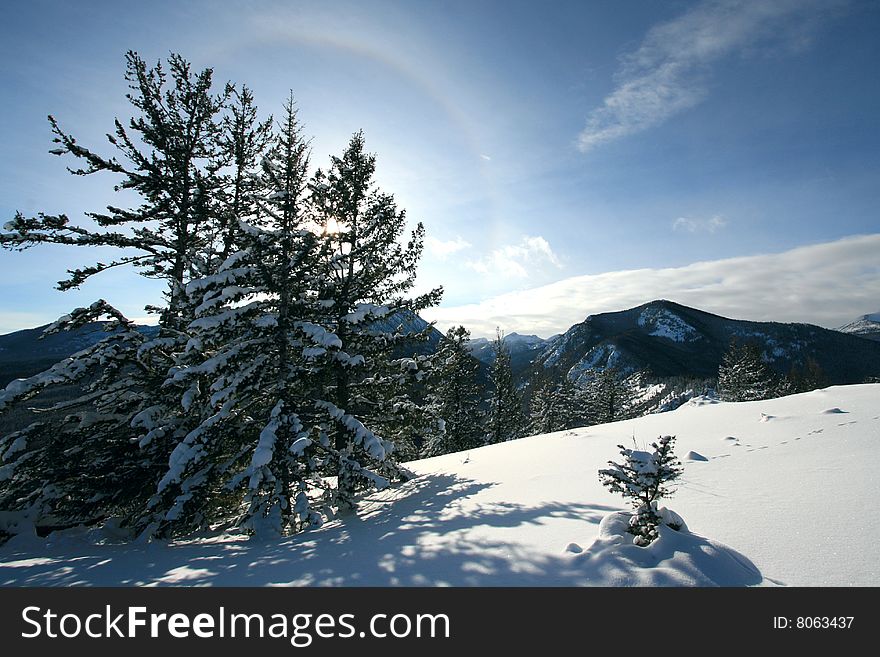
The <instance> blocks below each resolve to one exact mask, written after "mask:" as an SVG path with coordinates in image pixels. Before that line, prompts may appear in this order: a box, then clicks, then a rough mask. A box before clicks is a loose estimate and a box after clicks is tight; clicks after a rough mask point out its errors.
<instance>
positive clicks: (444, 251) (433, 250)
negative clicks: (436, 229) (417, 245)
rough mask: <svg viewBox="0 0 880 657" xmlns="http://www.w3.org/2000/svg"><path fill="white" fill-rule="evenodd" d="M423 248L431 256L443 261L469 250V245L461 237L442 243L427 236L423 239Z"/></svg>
mask: <svg viewBox="0 0 880 657" xmlns="http://www.w3.org/2000/svg"><path fill="white" fill-rule="evenodd" d="M425 248H426V249H427V250H428V253H430V254H431V255H434V256H436V257H438V258H440V259H441V260H445V259H446V258H448V257H449V256H450V255H452V254H453V253H457V252H458V251H462V250H464V249H469V248H471V243H470V242H468V241H467V240H465V239H463V238H462V237H461V236H458V237H456V238H455V239H453V240H447V241H445V242H444V241H443V240H438V239H437V238H436V237H432V236H430V235H428V236H427V237H426V238H425Z"/></svg>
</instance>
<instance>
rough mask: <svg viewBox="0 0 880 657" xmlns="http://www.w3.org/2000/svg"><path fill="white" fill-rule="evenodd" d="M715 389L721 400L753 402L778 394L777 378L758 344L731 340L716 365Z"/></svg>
mask: <svg viewBox="0 0 880 657" xmlns="http://www.w3.org/2000/svg"><path fill="white" fill-rule="evenodd" d="M718 389H719V392H720V394H721V398H722V399H723V400H724V401H733V402H740V401H755V400H759V399H770V398H771V397H775V396H777V392H778V389H779V381H778V377H777V376H776V374H775V373H774V372H773V370H771V369H770V368H769V367H768V366H767V364H766V363H765V362H764V359H763V358H762V356H761V349H760V348H759V347H758V345H756V344H754V343H742V344H741V343H739V342H738V341H736V340H735V339H734V340H731V343H730V348H729V349H728V350H727V352H726V353H725V354H724V356H723V358H722V360H721V366H720V367H719V368H718Z"/></svg>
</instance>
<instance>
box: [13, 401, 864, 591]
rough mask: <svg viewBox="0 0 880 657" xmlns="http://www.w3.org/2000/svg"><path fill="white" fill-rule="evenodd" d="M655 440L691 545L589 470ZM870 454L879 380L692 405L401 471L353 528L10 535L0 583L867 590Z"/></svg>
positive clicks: (349, 521) (345, 523) (337, 523)
mask: <svg viewBox="0 0 880 657" xmlns="http://www.w3.org/2000/svg"><path fill="white" fill-rule="evenodd" d="M661 434H674V435H676V436H677V445H676V452H677V454H678V455H679V456H680V458H681V459H682V461H683V462H684V465H685V471H684V475H683V478H682V481H681V484H680V486H679V490H678V492H677V493H676V494H675V496H674V497H672V498H671V499H670V500H669V501H667V502H666V504H667V506H669V508H671V509H673V510H674V511H675V512H677V513H678V514H680V515H681V517H682V518H683V519H684V520H685V521H686V523H687V526H688V527H689V530H690V532H686V531H682V532H675V531H672V530H670V529H666V528H664V531H663V532H662V535H661V538H660V539H659V540H657V541H656V542H655V543H654V544H652V545H651V546H650V547H649V548H638V547H635V546H633V545H632V544H631V540H629V539H631V537H630V536H629V535H628V534H625V533H622V530H621V526H620V524H621V520H620V516H617V515H614V512H616V511H620V510H622V509H624V506H623V501H622V499H621V498H620V497H618V496H615V495H612V494H611V493H609V492H608V491H607V490H606V489H604V488H602V487H601V486H600V484H599V482H598V478H597V471H598V469H599V468H601V467H604V466H605V465H606V462H607V461H608V460H609V459H613V458H615V457H617V450H616V445H617V444H618V443H624V444H631V442H632V439H633V437H635V440H636V441H637V442H638V443H639V444H646V443H649V442H651V441H652V440H656V439H657V437H658V436H659V435H661ZM878 447H880V385H876V384H875V385H857V386H846V387H834V388H829V389H825V390H818V391H814V392H811V393H806V394H801V395H795V396H791V397H786V398H781V399H774V400H769V401H761V402H747V403H739V404H732V403H720V402H715V401H712V402H709V401H706V400H701V399H697V400H692V401H691V402H688V403H687V404H685V405H684V406H682V407H681V408H679V409H678V410H676V411H674V412H671V413H665V414H660V415H652V416H648V417H643V418H639V419H636V420H630V421H625V422H620V423H615V424H607V425H600V426H594V427H588V428H585V429H579V430H572V431H565V432H560V433H556V434H549V435H546V436H535V437H531V438H525V439H522V440H518V441H514V442H511V443H505V444H499V445H494V446H490V447H484V448H481V449H477V450H473V451H471V452H469V453H459V454H449V455H446V456H441V457H436V458H433V459H427V460H423V461H417V462H414V463H412V464H410V465H411V468H412V470H413V471H414V472H415V473H416V474H417V475H418V476H417V477H416V478H415V479H414V480H412V481H410V482H408V483H406V484H403V485H401V486H399V487H397V488H395V489H393V490H388V491H384V492H381V493H376V494H373V495H371V496H369V498H368V499H366V500H364V501H363V502H362V509H361V512H360V514H359V515H357V516H348V517H344V518H341V519H337V520H334V521H332V522H330V523H328V524H327V525H325V526H324V527H323V528H321V529H319V530H315V531H311V532H308V533H305V534H302V535H300V536H297V537H293V538H289V539H282V540H276V541H272V542H259V541H256V540H251V541H245V540H241V539H225V540H220V539H211V540H204V541H201V542H199V541H192V542H187V543H178V544H172V545H166V544H159V543H154V544H149V545H122V544H113V540H112V532H104V533H103V534H101V533H99V532H93V533H91V534H90V533H89V532H86V531H80V532H77V531H76V530H69V531H68V532H66V533H64V534H61V535H58V534H56V535H53V536H51V537H50V538H49V539H46V540H43V539H37V538H34V537H30V538H28V537H26V536H18V537H16V538H14V539H12V540H11V541H10V542H9V543H8V544H7V545H5V546H3V547H0V584H3V585H73V584H90V585H120V584H121V585H134V584H148V585H159V584H185V585H266V584H293V585H359V586H363V585H379V586H384V585H427V586H435V585H465V586H467V585H485V586H490V585H501V586H508V585H526V586H532V585H535V586H543V585H550V586H572V585H711V584H721V585H753V584H764V585H773V584H787V585H807V586H838V585H872V586H877V585H880V564H878V562H877V559H876V557H875V552H876V546H877V545H878V544H880V511H878V510H877V506H876V504H875V501H874V498H875V496H876V492H877V491H878V490H880V470H878V468H877V467H876V465H875V463H874V460H875V459H876V457H877V453H878ZM392 501H393V503H392ZM603 519H604V520H603ZM703 537H705V538H703ZM102 541H103V543H102Z"/></svg>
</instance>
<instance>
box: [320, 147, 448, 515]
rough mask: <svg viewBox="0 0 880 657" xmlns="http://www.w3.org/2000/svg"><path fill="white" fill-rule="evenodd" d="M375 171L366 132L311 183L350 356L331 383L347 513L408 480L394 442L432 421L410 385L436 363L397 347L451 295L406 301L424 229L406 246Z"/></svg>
mask: <svg viewBox="0 0 880 657" xmlns="http://www.w3.org/2000/svg"><path fill="white" fill-rule="evenodd" d="M375 169H376V158H375V156H374V155H370V154H368V153H367V152H366V151H365V149H364V137H363V134H362V133H360V132H359V133H357V134H355V135H354V136H353V137H352V139H351V141H350V142H349V144H348V147H347V148H346V150H345V152H344V153H343V155H342V156H341V157H333V158H331V164H330V167H329V169H327V170H326V171H324V170H320V169H319V170H318V171H317V172H316V173H315V176H314V179H313V181H312V183H311V185H310V189H311V192H312V203H313V207H314V209H315V212H316V215H315V219H316V222H317V226H318V228H319V230H320V231H321V234H322V235H323V238H324V240H326V243H327V244H328V246H329V248H328V256H327V258H326V259H325V262H324V263H323V266H324V269H325V271H326V272H328V275H327V278H328V281H329V282H328V286H327V289H326V291H325V294H324V295H322V298H324V299H326V300H327V307H326V314H325V315H324V321H325V322H326V323H327V326H328V328H331V329H332V332H333V334H334V335H335V336H337V337H338V339H339V340H340V342H341V344H342V347H341V349H342V350H344V351H340V354H339V355H338V356H337V358H336V359H335V361H334V363H333V365H332V367H331V368H329V370H328V371H326V372H325V373H324V377H325V378H324V380H323V385H324V390H325V391H326V396H325V399H324V401H323V406H324V408H325V410H326V413H327V416H328V418H329V419H331V420H332V422H333V424H332V428H331V430H330V435H331V443H332V445H333V448H334V449H335V450H336V453H337V454H338V459H337V464H336V472H337V475H338V488H337V491H336V494H337V503H338V505H339V506H340V507H351V506H353V505H354V499H353V495H354V493H355V491H356V490H357V489H358V488H359V487H362V486H364V485H375V484H376V483H379V484H380V485H381V484H383V483H384V482H385V479H384V478H383V474H384V475H385V476H390V477H400V476H402V472H401V471H400V469H399V468H398V467H397V465H396V463H395V459H394V457H393V456H392V452H393V450H394V445H393V440H394V439H399V440H401V441H402V440H412V437H411V436H409V435H407V434H409V432H410V431H411V429H410V428H409V427H412V426H423V425H425V424H426V423H427V422H425V421H423V420H421V419H420V418H419V417H417V416H421V415H422V410H423V408H422V406H421V405H419V404H416V403H414V400H413V398H412V396H411V394H410V385H411V384H413V383H418V382H420V381H421V380H423V379H424V378H425V376H426V371H427V370H428V369H429V368H430V364H431V361H430V359H429V358H426V357H424V356H418V355H416V354H412V355H410V356H403V357H397V355H396V354H395V352H394V350H395V348H396V347H400V346H404V345H406V344H407V343H410V342H411V341H412V340H413V339H414V336H412V335H407V334H406V332H405V326H404V324H405V322H404V321H403V320H402V318H404V317H405V316H406V314H407V313H412V314H415V313H417V312H418V311H419V310H422V309H423V308H426V307H429V306H432V305H434V304H436V303H437V302H438V301H439V299H440V295H441V293H442V290H440V289H436V290H432V291H431V292H428V293H426V294H423V295H419V296H416V297H414V298H408V297H407V296H406V295H407V294H408V293H409V292H410V290H411V289H412V287H413V285H414V283H415V275H416V266H417V264H418V261H419V259H420V257H421V253H422V248H423V244H422V243H423V239H424V226H422V224H421V223H419V224H417V225H416V227H415V229H414V230H413V231H412V233H411V234H410V237H409V239H408V241H407V242H406V243H405V244H403V243H401V242H400V241H399V240H400V238H401V237H402V235H403V232H404V230H405V226H406V215H405V213H404V211H402V210H399V209H398V208H397V205H396V203H395V201H394V198H393V197H392V196H391V195H389V194H385V193H383V192H381V191H380V190H379V189H377V188H376V186H375V184H374V182H373V179H374V175H375ZM394 317H397V318H401V320H400V321H399V322H398V323H396V325H392V327H391V329H390V330H388V329H386V328H385V327H383V326H382V325H381V322H382V321H383V320H388V319H389V318H394ZM368 427H370V428H368ZM379 435H383V436H384V437H383V438H381V439H379V438H378V436H379ZM368 437H370V438H371V439H370V440H366V438H368Z"/></svg>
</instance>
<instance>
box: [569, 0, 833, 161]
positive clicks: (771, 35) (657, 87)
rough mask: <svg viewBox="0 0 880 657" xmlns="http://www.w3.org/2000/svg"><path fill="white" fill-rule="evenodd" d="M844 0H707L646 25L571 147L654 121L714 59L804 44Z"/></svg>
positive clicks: (688, 98)
mask: <svg viewBox="0 0 880 657" xmlns="http://www.w3.org/2000/svg"><path fill="white" fill-rule="evenodd" d="M843 2H844V0H773V1H772V2H768V1H767V0H706V1H705V2H702V3H700V4H698V5H697V6H695V7H694V8H692V9H690V10H689V11H687V12H686V13H684V14H682V15H681V16H679V17H678V18H675V19H673V20H670V21H667V22H665V23H661V24H659V25H656V26H654V27H653V28H651V29H650V30H649V31H648V33H647V35H646V36H645V38H644V40H643V41H642V43H641V45H640V46H639V48H638V49H637V50H635V51H634V52H631V53H628V54H627V55H625V56H624V57H623V58H622V61H621V68H620V70H619V71H618V73H617V75H616V80H615V82H616V87H615V89H614V91H612V92H611V93H610V94H609V95H608V96H606V97H605V100H604V101H603V103H602V105H601V106H599V107H597V108H596V109H594V110H593V111H592V112H591V113H590V114H589V116H588V117H587V123H586V126H585V128H584V129H583V131H581V133H580V135H579V136H578V141H577V143H578V147H579V148H580V150H581V151H583V152H587V151H589V150H591V149H592V148H594V147H596V146H597V145H599V144H602V143H605V142H608V141H612V140H614V139H618V138H620V137H625V136H627V135H631V134H634V133H637V132H641V131H642V130H647V129H648V128H651V127H654V126H656V125H659V124H660V123H663V122H664V121H666V120H667V119H668V118H669V117H671V116H673V115H674V114H677V113H678V112H681V111H683V110H686V109H688V108H690V107H693V106H694V105H697V104H698V103H700V102H701V101H702V100H703V99H704V98H705V97H706V95H707V93H708V89H707V85H706V79H707V76H708V72H709V69H710V67H711V66H712V65H713V64H714V63H716V62H717V61H719V60H721V59H723V58H725V57H729V56H732V55H735V54H741V53H745V52H747V51H748V50H750V49H753V48H755V47H757V46H764V45H767V44H778V45H781V46H783V47H787V48H788V49H803V48H805V47H806V46H807V45H808V44H809V42H810V38H811V34H812V32H813V31H814V30H815V29H817V27H818V26H819V24H820V23H821V20H822V18H823V14H824V13H825V12H823V11H819V10H827V9H830V8H833V7H837V6H839V5H841V4H842V3H843Z"/></svg>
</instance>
